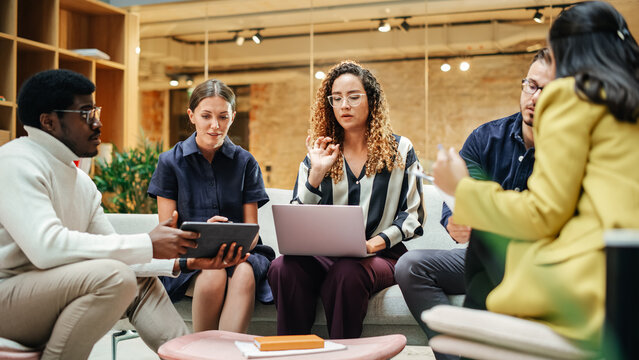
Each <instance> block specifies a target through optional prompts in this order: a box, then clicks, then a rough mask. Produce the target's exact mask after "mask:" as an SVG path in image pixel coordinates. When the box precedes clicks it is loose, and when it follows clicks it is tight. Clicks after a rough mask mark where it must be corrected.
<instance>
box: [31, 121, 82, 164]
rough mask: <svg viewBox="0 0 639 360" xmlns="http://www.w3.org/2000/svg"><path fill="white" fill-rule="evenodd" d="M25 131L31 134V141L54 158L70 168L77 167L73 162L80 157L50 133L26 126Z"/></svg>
mask: <svg viewBox="0 0 639 360" xmlns="http://www.w3.org/2000/svg"><path fill="white" fill-rule="evenodd" d="M24 129H25V130H26V131H27V134H29V139H30V140H32V141H33V142H35V143H36V144H38V145H40V146H41V147H42V148H43V149H45V150H46V151H48V152H49V153H51V155H53V157H55V158H56V159H58V160H60V161H61V162H62V163H64V164H67V165H69V166H72V165H73V166H75V165H74V164H73V160H78V159H79V158H80V157H79V156H78V155H76V154H75V153H74V152H73V151H71V149H69V148H68V147H67V146H66V145H65V144H64V143H62V142H61V141H60V140H58V139H57V138H55V137H54V136H53V135H51V134H49V133H48V132H46V131H44V130H41V129H38V128H35V127H32V126H27V125H25V126H24Z"/></svg>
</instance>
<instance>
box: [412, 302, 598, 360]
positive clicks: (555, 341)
mask: <svg viewBox="0 0 639 360" xmlns="http://www.w3.org/2000/svg"><path fill="white" fill-rule="evenodd" d="M422 320H424V322H426V324H428V326H429V327H430V328H432V329H433V330H435V331H439V332H441V333H442V334H444V335H449V336H453V337H455V338H460V339H465V340H468V341H471V342H477V343H484V344H487V345H491V346H494V347H497V348H505V349H510V350H514V351H516V352H521V353H526V354H531V355H538V356H541V357H552V358H553V359H555V358H556V359H589V358H592V357H593V355H594V354H592V353H588V352H586V351H583V350H581V349H580V348H578V347H577V346H575V344H573V343H572V342H571V341H570V340H568V339H566V338H564V337H562V336H560V335H559V334H557V333H556V332H554V331H553V330H552V329H550V328H549V327H548V326H546V325H544V324H542V323H538V322H534V321H530V320H524V319H520V318H516V317H513V316H508V315H503V314H497V313H493V312H489V311H482V310H474V309H467V308H461V307H456V306H448V305H438V306H435V307H434V308H432V309H430V310H426V311H424V313H423V314H422ZM442 340H443V341H444V346H446V344H449V343H450V340H451V339H448V338H444V339H442ZM459 344H461V342H460V343H459ZM466 355H468V354H466Z"/></svg>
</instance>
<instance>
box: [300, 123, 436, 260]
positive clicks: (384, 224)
mask: <svg viewBox="0 0 639 360" xmlns="http://www.w3.org/2000/svg"><path fill="white" fill-rule="evenodd" d="M394 136H395V139H396V140H397V143H398V144H399V145H398V147H399V153H400V154H401V156H402V159H403V160H404V168H403V169H402V168H395V169H393V171H390V172H389V171H388V170H386V169H384V170H383V171H382V172H380V173H378V174H374V175H371V176H366V171H364V170H363V171H362V173H361V174H360V175H359V176H356V175H355V174H353V172H352V171H351V169H350V168H349V167H348V163H346V160H343V161H344V167H343V168H344V172H345V174H344V177H343V178H342V180H340V181H339V182H338V183H337V184H335V183H333V180H332V178H330V177H328V176H327V177H325V178H324V179H323V180H322V183H321V184H320V186H319V188H314V187H312V186H311V185H310V184H309V183H308V173H309V171H310V168H311V162H310V159H309V157H308V155H307V156H306V157H305V158H304V161H302V163H301V164H300V169H299V173H298V175H297V180H296V181H295V188H294V189H293V200H292V201H291V202H292V203H299V204H326V205H359V206H361V207H362V209H363V211H364V222H365V225H366V238H367V239H371V238H373V237H374V236H376V235H380V236H381V237H382V238H383V239H384V241H385V242H386V249H390V248H391V247H393V246H395V245H397V244H399V243H401V242H402V241H403V240H410V239H412V238H413V237H414V236H420V235H422V234H423V232H424V230H423V228H422V224H423V223H424V220H425V217H426V209H425V208H424V204H423V196H424V195H423V189H422V183H421V181H420V180H419V179H417V178H416V177H415V176H412V175H410V174H409V172H410V171H411V170H412V169H418V170H420V171H421V165H420V164H419V159H418V158H417V155H416V154H415V150H414V148H413V144H412V143H411V141H410V140H409V139H408V138H405V137H402V136H399V135H394ZM300 184H303V186H299V185H300ZM401 248H402V249H393V250H399V251H400V252H402V253H403V252H405V251H406V249H405V247H404V246H403V245H402V246H401ZM393 253H395V251H393ZM397 255H400V254H397Z"/></svg>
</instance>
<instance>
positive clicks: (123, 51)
mask: <svg viewBox="0 0 639 360" xmlns="http://www.w3.org/2000/svg"><path fill="white" fill-rule="evenodd" d="M130 16H131V15H130V14H128V13H127V12H126V11H124V10H122V9H118V8H116V7H113V6H111V5H108V4H105V3H103V2H100V1H98V0H0V72H1V73H3V74H5V75H6V76H2V77H0V96H2V97H3V98H4V100H1V99H0V131H5V132H6V131H8V132H9V133H10V138H11V139H14V138H16V137H19V136H23V135H26V133H25V131H24V129H23V127H22V124H21V123H20V121H19V120H18V119H17V97H18V93H19V91H20V87H21V86H22V84H23V83H24V81H25V80H26V79H28V78H29V77H30V76H32V75H33V74H35V73H37V72H39V71H43V70H47V69H69V70H73V71H76V72H79V73H81V74H83V75H85V76H86V77H88V78H89V79H91V81H93V82H94V83H95V84H96V93H95V100H96V104H97V105H99V106H102V119H103V121H102V122H103V128H102V134H103V135H102V141H103V142H111V143H114V144H115V145H116V146H118V147H119V148H123V147H124V146H125V145H129V144H128V142H130V141H129V140H128V139H127V138H126V137H125V135H126V132H127V127H128V128H132V127H135V126H136V124H137V117H136V114H137V109H129V107H130V106H133V105H136V104H137V102H136V101H130V100H128V98H129V95H128V94H132V95H133V96H137V69H132V68H130V67H129V65H128V64H129V63H132V64H137V61H130V59H131V56H132V55H131V54H135V53H134V51H133V50H131V49H130V47H131V46H135V44H137V40H135V41H133V40H131V39H129V38H128V36H131V35H129V34H132V35H133V36H137V28H134V29H130V27H132V26H137V22H136V21H130V19H129V17H130ZM133 19H134V20H137V18H136V17H134V18H133ZM87 48H93V49H98V50H100V51H102V52H104V53H106V54H108V55H109V56H110V60H102V59H94V58H90V57H86V56H82V55H79V54H77V53H75V52H74V51H73V49H87ZM129 71H131V72H132V73H133V75H134V76H132V74H127V73H128V72H129ZM125 119H126V124H125ZM0 138H1V137H0Z"/></svg>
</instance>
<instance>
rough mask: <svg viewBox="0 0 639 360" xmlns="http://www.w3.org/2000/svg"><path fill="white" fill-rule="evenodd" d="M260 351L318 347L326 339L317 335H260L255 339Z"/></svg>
mask: <svg viewBox="0 0 639 360" xmlns="http://www.w3.org/2000/svg"><path fill="white" fill-rule="evenodd" d="M254 342H255V346H256V347H257V348H258V349H259V350H260V351H274V350H301V349H318V348H323V347H324V339H322V338H321V337H319V336H317V335H312V334H311V335H280V336H258V337H256V338H255V340H254Z"/></svg>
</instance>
